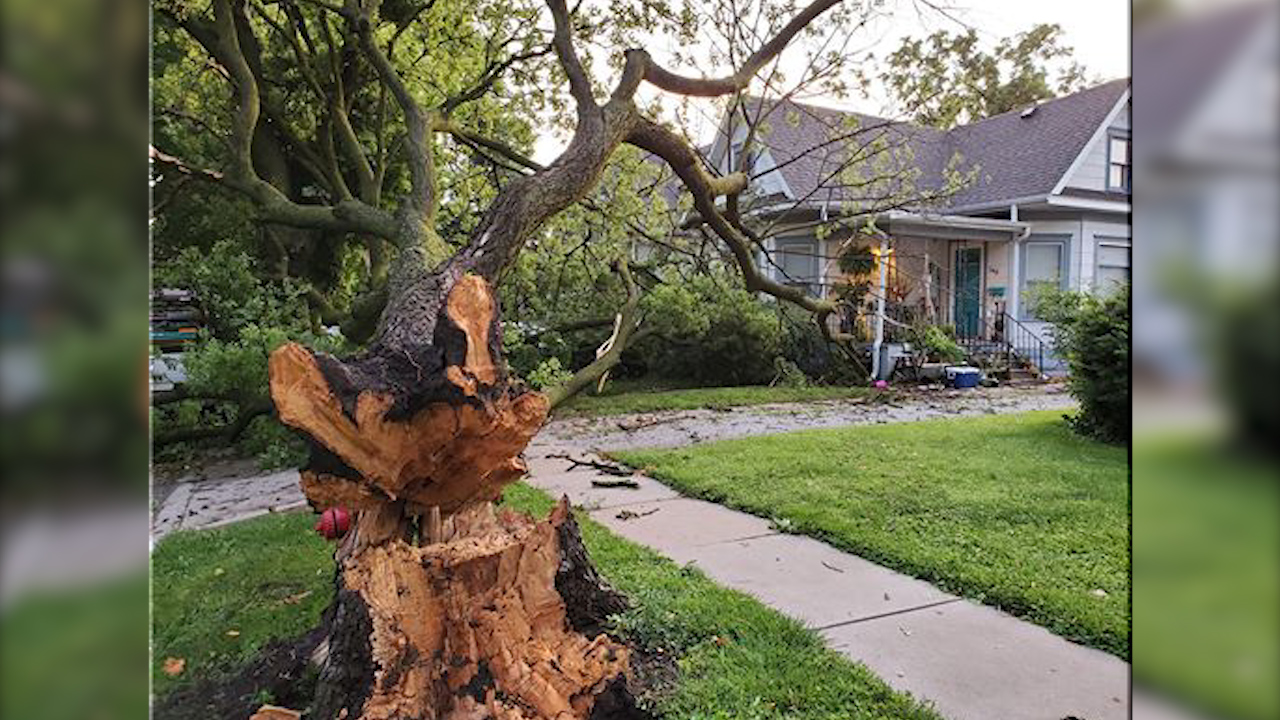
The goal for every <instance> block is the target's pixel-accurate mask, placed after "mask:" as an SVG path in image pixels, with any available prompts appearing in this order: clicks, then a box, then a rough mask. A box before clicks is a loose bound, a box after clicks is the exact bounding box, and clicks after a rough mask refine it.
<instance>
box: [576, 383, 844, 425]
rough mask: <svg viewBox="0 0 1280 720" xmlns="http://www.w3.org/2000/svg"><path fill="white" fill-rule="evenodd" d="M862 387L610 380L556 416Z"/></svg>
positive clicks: (775, 399)
mask: <svg viewBox="0 0 1280 720" xmlns="http://www.w3.org/2000/svg"><path fill="white" fill-rule="evenodd" d="M868 392H869V391H868V389H867V388H863V387H836V386H833V387H827V386H822V387H818V386H815V387H767V386H764V385H745V386H740V387H714V388H691V387H681V386H679V385H673V384H669V383H657V382H654V381H651V380H617V381H610V382H609V383H608V384H607V385H606V386H605V390H604V392H603V393H602V394H600V395H595V394H593V393H592V392H591V391H587V392H583V393H581V394H579V395H577V396H575V397H573V398H570V399H569V400H568V401H566V402H565V403H564V404H563V405H561V406H560V407H558V408H556V413H555V414H556V416H557V417H582V416H604V415H626V414H628V413H641V412H657V411H660V410H696V409H699V408H728V407H741V406H746V405H764V404H767V403H784V402H802V401H806V400H840V399H845V398H858V397H865V396H866V395H867V394H868Z"/></svg>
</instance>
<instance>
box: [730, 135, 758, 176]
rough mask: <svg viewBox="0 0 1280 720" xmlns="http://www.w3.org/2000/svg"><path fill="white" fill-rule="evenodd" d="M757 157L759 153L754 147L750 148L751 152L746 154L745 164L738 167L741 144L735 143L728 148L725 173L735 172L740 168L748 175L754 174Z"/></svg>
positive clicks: (740, 156)
mask: <svg viewBox="0 0 1280 720" xmlns="http://www.w3.org/2000/svg"><path fill="white" fill-rule="evenodd" d="M758 156H759V153H758V152H757V151H756V150H755V148H754V147H752V149H751V151H750V152H748V153H747V158H746V164H745V165H741V166H740V165H739V161H740V159H741V158H742V143H741V142H735V143H733V145H731V146H730V148H729V162H728V168H727V170H726V172H737V171H738V168H739V167H742V168H743V169H744V171H745V172H746V173H747V174H748V175H751V174H753V173H754V172H755V166H756V159H757V158H758Z"/></svg>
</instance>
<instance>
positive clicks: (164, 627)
mask: <svg viewBox="0 0 1280 720" xmlns="http://www.w3.org/2000/svg"><path fill="white" fill-rule="evenodd" d="M314 522H315V520H314V518H313V517H312V516H310V515H307V514H299V513H288V514H281V515H265V516H263V517H261V518H255V519H253V520H249V521H246V522H242V523H235V524H233V525H227V526H225V527H221V528H216V529H213V530H196V531H180V532H176V533H173V534H172V535H170V536H168V537H166V538H165V539H164V540H163V541H161V542H160V543H159V544H158V545H157V546H156V549H155V551H154V552H153V553H152V555H151V588H152V590H151V602H152V611H151V617H152V621H151V627H152V630H151V632H152V643H153V648H154V651H153V653H152V655H153V656H152V663H151V678H152V690H153V692H154V693H155V694H156V696H157V697H160V696H163V695H164V694H165V693H167V692H168V691H169V690H171V689H172V688H173V687H174V685H175V684H177V683H180V682H183V681H186V680H189V679H191V678H193V677H202V676H204V677H207V676H210V675H214V674H217V673H219V672H222V671H227V670H231V669H234V668H237V667H239V666H241V665H243V664H244V663H245V662H247V661H248V660H250V659H251V658H252V657H253V656H254V654H255V653H257V652H258V650H259V649H260V648H261V647H262V646H263V645H265V644H266V642H267V641H268V640H270V639H271V638H273V637H276V638H291V637H294V636H296V635H300V634H302V633H303V632H306V631H307V630H309V629H311V628H312V627H315V625H316V624H317V623H319V621H320V613H321V612H322V611H323V610H324V608H325V607H326V606H327V605H328V604H329V599H330V597H332V595H333V548H332V546H330V545H329V544H328V543H326V542H325V541H324V540H323V539H322V538H321V537H320V536H319V535H317V534H316V533H315V531H314V530H312V526H313V524H314ZM170 657H173V658H179V659H183V660H185V661H186V669H185V670H184V671H183V673H182V674H181V675H179V676H178V677H176V678H171V677H170V676H168V675H166V674H165V673H164V671H163V667H164V661H165V659H166V658H170Z"/></svg>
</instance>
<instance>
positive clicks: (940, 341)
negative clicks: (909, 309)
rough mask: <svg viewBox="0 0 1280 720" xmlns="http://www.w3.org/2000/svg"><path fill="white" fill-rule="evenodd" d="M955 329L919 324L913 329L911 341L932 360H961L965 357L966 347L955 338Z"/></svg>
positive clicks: (926, 357)
mask: <svg viewBox="0 0 1280 720" xmlns="http://www.w3.org/2000/svg"><path fill="white" fill-rule="evenodd" d="M954 333H955V329H954V328H951V332H950V333H948V332H947V329H945V328H943V327H940V326H938V325H928V324H919V325H916V326H915V327H913V328H912V329H911V342H912V343H913V344H915V346H916V347H917V348H919V349H920V351H921V352H923V353H924V356H925V359H927V360H928V361H930V362H960V361H962V360H964V358H965V352H964V348H962V347H960V345H959V344H958V343H956V340H955V336H954Z"/></svg>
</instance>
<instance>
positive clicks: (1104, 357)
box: [1032, 285, 1132, 443]
mask: <svg viewBox="0 0 1280 720" xmlns="http://www.w3.org/2000/svg"><path fill="white" fill-rule="evenodd" d="M1032 307H1033V308H1034V309H1035V313H1036V316H1037V317H1040V318H1043V319H1044V320H1046V321H1048V322H1049V323H1052V324H1053V338H1054V343H1053V344H1054V347H1055V348H1056V350H1057V352H1059V353H1062V354H1063V355H1065V356H1066V359H1067V363H1068V365H1069V366H1070V369H1071V377H1070V381H1069V382H1070V388H1071V395H1072V396H1073V397H1075V398H1076V399H1077V400H1079V401H1080V414H1079V415H1077V416H1075V417H1074V418H1072V419H1071V423H1072V425H1073V426H1074V427H1075V429H1076V430H1077V431H1079V432H1080V433H1081V434H1083V435H1086V436H1089V437H1093V438H1096V439H1098V440H1101V441H1103V442H1112V443H1127V442H1129V438H1130V434H1131V431H1132V428H1131V418H1132V407H1131V406H1130V403H1129V335H1130V317H1131V315H1130V309H1129V286H1128V285H1125V286H1124V287H1123V288H1121V289H1120V291H1118V292H1115V293H1112V294H1110V295H1107V296H1105V297H1099V296H1097V295H1091V294H1088V293H1082V292H1076V291H1068V290H1053V289H1050V290H1043V291H1041V292H1039V293H1037V294H1036V296H1035V297H1034V298H1032Z"/></svg>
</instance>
